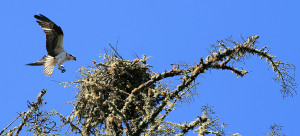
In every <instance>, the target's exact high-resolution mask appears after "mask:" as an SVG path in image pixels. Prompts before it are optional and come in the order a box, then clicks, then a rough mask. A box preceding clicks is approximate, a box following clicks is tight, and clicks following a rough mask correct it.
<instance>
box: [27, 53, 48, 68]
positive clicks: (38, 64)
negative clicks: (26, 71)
mask: <svg viewBox="0 0 300 136" xmlns="http://www.w3.org/2000/svg"><path fill="white" fill-rule="evenodd" d="M46 57H47V55H45V56H44V57H43V58H42V59H40V60H38V61H37V62H33V63H29V64H26V65H30V66H41V65H44V64H45V61H46Z"/></svg>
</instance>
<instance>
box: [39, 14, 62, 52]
mask: <svg viewBox="0 0 300 136" xmlns="http://www.w3.org/2000/svg"><path fill="white" fill-rule="evenodd" d="M34 17H35V18H36V19H37V20H38V21H36V22H37V23H39V25H40V26H41V27H42V28H43V29H44V32H45V34H46V48H47V52H48V54H49V55H50V56H52V57H55V56H56V55H57V54H59V53H61V52H63V51H65V50H64V48H63V31H62V29H61V28H60V27H59V26H57V25H56V24H55V23H54V22H52V21H51V20H50V19H48V18H47V17H45V16H44V15H42V14H39V15H34Z"/></svg>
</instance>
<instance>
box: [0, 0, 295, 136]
mask: <svg viewBox="0 0 300 136" xmlns="http://www.w3.org/2000/svg"><path fill="white" fill-rule="evenodd" d="M299 5H300V2H299V1H297V0H290V1H279V0H273V1H261V0H251V1H245V0H243V1H241V0H227V1H224V0H214V1H196V0H191V1H184V2H182V1H173V0H172V1H171V0H165V1H160V0H152V1H138V0H134V1H121V0H114V1H102V2H100V1H89V2H87V3H83V2H79V1H61V0H52V1H37V0H33V1H20V0H19V1H1V2H0V17H1V21H0V26H1V29H0V30H1V31H0V41H1V43H0V44H1V47H2V48H1V53H0V58H1V67H0V75H1V82H0V107H1V112H0V129H1V130H2V129H3V128H4V127H5V126H6V125H8V124H9V123H10V122H11V121H12V120H13V119H14V118H15V117H16V116H17V112H22V111H25V110H27V105H26V101H27V100H30V101H34V100H35V97H36V96H37V94H38V93H39V91H40V90H42V89H43V88H45V89H47V90H48V92H47V94H46V96H45V100H46V101H47V102H48V104H47V106H46V108H47V109H56V110H58V111H59V112H61V113H63V114H64V115H68V113H69V112H70V111H71V110H72V106H71V105H68V104H66V103H67V102H68V101H71V100H73V98H74V96H75V92H74V91H75V90H76V89H75V87H70V88H64V87H63V86H62V85H58V84H57V83H56V82H55V81H75V80H76V79H77V78H78V77H79V73H75V71H77V70H78V69H79V68H80V67H82V66H89V65H92V60H97V61H100V58H99V57H98V55H99V54H103V53H104V50H103V49H104V48H109V46H108V43H112V44H115V43H116V40H119V46H118V49H119V52H120V54H121V55H122V56H123V57H124V58H126V59H129V60H133V59H134V58H135V53H136V54H138V55H139V56H141V55H142V54H146V55H148V56H152V58H151V59H150V60H149V63H150V64H151V65H153V66H154V68H153V70H154V71H157V72H164V70H165V69H171V68H172V66H170V64H172V63H178V62H179V61H185V62H190V63H192V62H197V61H198V60H199V58H200V57H205V56H207V55H208V52H207V49H209V45H211V44H214V43H215V41H217V40H221V39H224V38H226V37H229V36H231V35H232V36H233V37H234V39H238V40H239V35H241V34H242V35H243V36H250V35H259V36H260V37H261V38H260V39H259V41H260V43H259V44H258V45H259V46H260V47H263V46H269V47H271V51H270V53H271V54H272V55H276V56H277V57H278V58H280V59H282V60H283V61H289V62H290V63H292V64H295V65H296V67H297V66H298V67H299V66H300V61H299V59H300V55H299V54H300V46H299V42H298V39H299V36H300V34H299V32H300V28H299V24H300V20H299V13H300V9H299ZM38 13H42V14H44V15H46V16H47V17H48V18H50V19H51V20H52V21H54V22H55V23H56V24H58V25H59V26H61V27H62V29H63V31H64V34H65V39H64V47H65V49H66V50H67V51H68V52H69V53H71V54H72V55H74V56H76V57H77V61H70V62H66V63H65V68H66V69H67V71H66V72H65V73H63V74H62V73H61V72H60V71H59V70H58V69H57V67H56V68H55V70H54V74H53V75H52V77H50V78H48V77H46V76H45V75H44V74H43V68H42V67H29V66H26V65H25V64H27V63H31V62H33V61H36V60H38V59H40V58H41V57H42V56H43V55H45V54H46V49H45V35H44V33H43V31H42V29H41V28H40V27H39V26H38V24H37V23H36V22H35V21H36V20H35V19H34V18H33V15H35V14H38ZM243 66H244V68H245V69H247V70H251V71H253V72H252V73H250V74H248V75H247V76H245V77H244V78H236V76H235V75H234V74H232V73H231V72H229V71H210V72H209V71H207V73H206V74H205V78H199V79H198V81H200V82H201V85H199V86H198V87H197V91H198V92H199V93H200V96H199V97H195V98H194V101H193V103H190V104H183V105H182V106H181V107H177V109H178V110H177V111H175V112H174V113H172V114H170V117H169V118H168V120H170V121H174V122H184V121H188V122H190V121H192V120H193V119H194V118H196V117H197V115H199V114H201V113H200V108H201V106H202V105H206V104H208V105H212V106H215V107H214V109H215V112H216V114H217V115H218V116H219V117H220V119H221V120H220V121H221V122H225V123H227V124H229V125H228V126H227V127H226V128H225V130H226V132H231V133H236V132H239V133H240V134H243V135H245V136H254V135H262V134H263V133H266V132H268V128H269V126H270V125H272V124H273V123H277V124H280V125H282V126H284V131H283V132H284V133H285V134H286V135H290V136H293V135H297V134H299V133H300V129H299V122H300V118H299V115H300V109H299V105H300V99H299V95H296V96H295V97H293V98H286V99H282V97H281V94H280V92H279V90H280V89H281V88H280V84H277V83H275V82H274V81H273V80H272V78H273V77H274V73H273V72H272V71H270V70H268V65H267V64H266V63H265V60H260V59H257V58H255V56H254V57H252V58H251V59H250V60H249V61H247V63H246V64H245V65H243ZM296 77H299V69H297V70H296ZM296 79H297V78H296ZM298 91H299V89H298ZM190 135H193V133H190Z"/></svg>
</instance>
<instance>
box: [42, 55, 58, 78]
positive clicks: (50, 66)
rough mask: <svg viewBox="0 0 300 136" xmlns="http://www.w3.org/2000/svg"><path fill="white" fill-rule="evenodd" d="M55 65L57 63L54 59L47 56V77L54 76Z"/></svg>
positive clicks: (45, 69)
mask: <svg viewBox="0 0 300 136" xmlns="http://www.w3.org/2000/svg"><path fill="white" fill-rule="evenodd" d="M55 65H56V62H55V59H54V57H52V56H50V55H46V57H45V63H44V73H45V75H46V76H47V77H50V76H51V75H52V73H53V70H54V68H55Z"/></svg>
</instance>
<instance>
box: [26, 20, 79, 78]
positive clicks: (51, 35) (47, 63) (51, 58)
mask: <svg viewBox="0 0 300 136" xmlns="http://www.w3.org/2000/svg"><path fill="white" fill-rule="evenodd" d="M34 18H36V19H37V20H38V21H36V22H37V23H38V24H39V25H40V26H41V27H42V28H43V29H44V32H45V34H46V49H47V52H48V55H45V56H44V57H43V58H42V59H40V60H38V61H37V62H34V63H30V64H27V65H31V66H40V65H44V73H45V75H46V76H48V77H50V76H51V75H52V73H53V70H54V67H55V65H56V64H57V65H58V69H59V70H61V72H62V73H64V72H65V71H66V69H64V66H63V65H62V64H63V63H64V62H66V61H69V60H76V58H75V57H74V56H72V55H71V54H69V53H67V52H66V51H65V49H64V47H63V36H64V34H63V31H62V29H61V28H60V27H59V26H57V25H56V24H55V23H54V22H52V21H51V20H50V19H48V18H47V17H45V16H44V15H42V14H39V15H34Z"/></svg>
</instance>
